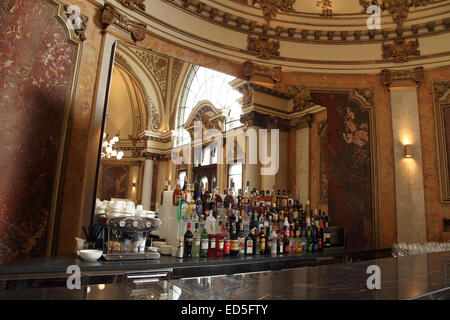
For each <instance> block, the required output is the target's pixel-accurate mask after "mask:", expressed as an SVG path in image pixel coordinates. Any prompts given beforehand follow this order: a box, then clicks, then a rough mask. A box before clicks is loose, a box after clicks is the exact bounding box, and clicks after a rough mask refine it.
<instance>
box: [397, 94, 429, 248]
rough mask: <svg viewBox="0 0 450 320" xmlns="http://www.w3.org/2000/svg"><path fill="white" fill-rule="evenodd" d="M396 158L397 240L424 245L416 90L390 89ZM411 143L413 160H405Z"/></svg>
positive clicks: (420, 149) (422, 192)
mask: <svg viewBox="0 0 450 320" xmlns="http://www.w3.org/2000/svg"><path fill="white" fill-rule="evenodd" d="M391 110H392V127H393V139H394V140H393V142H394V159H395V187H396V195H397V198H396V204H397V241H398V242H407V243H413V242H425V241H426V227H425V203H424V202H425V200H424V188H423V175H422V148H421V138H420V123H419V109H418V105H417V92H416V88H391ZM405 144H411V149H412V158H405Z"/></svg>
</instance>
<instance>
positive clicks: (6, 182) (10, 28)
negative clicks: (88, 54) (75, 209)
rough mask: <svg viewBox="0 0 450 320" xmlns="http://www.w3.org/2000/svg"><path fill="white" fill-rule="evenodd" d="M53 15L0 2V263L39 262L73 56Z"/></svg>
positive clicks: (31, 4)
mask: <svg viewBox="0 0 450 320" xmlns="http://www.w3.org/2000/svg"><path fill="white" fill-rule="evenodd" d="M54 10H55V6H54V5H51V4H50V3H49V2H48V1H45V0H3V1H1V2H0V30H2V32H1V33H0V137H1V138H0V139H1V140H0V141H1V145H2V155H1V157H0V172H1V175H0V263H2V262H5V261H10V260H17V259H26V258H30V257H36V256H43V255H45V250H46V238H47V232H48V218H49V214H50V212H51V208H52V194H53V191H54V182H55V179H56V175H57V173H56V172H57V162H58V161H57V160H58V153H59V151H60V150H59V147H60V143H61V133H62V130H63V126H64V121H63V120H64V111H65V107H66V104H67V93H68V88H69V85H70V84H69V82H70V81H71V80H70V79H71V66H72V61H73V58H74V54H75V51H74V50H75V48H74V45H72V44H69V43H68V42H67V39H66V38H67V37H66V34H65V31H64V26H63V25H62V24H61V23H60V22H59V21H58V20H57V18H55V17H54Z"/></svg>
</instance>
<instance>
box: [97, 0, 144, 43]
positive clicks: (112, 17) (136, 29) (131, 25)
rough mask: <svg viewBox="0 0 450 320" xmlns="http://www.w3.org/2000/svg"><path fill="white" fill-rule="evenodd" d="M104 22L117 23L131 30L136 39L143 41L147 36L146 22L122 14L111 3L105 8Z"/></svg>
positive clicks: (124, 28)
mask: <svg viewBox="0 0 450 320" xmlns="http://www.w3.org/2000/svg"><path fill="white" fill-rule="evenodd" d="M102 23H103V24H105V25H107V26H109V25H115V26H117V27H119V28H121V29H123V30H125V31H127V32H129V33H130V34H131V37H132V39H133V40H134V41H142V40H144V39H145V37H146V32H145V29H146V25H145V24H143V23H140V22H137V21H134V20H130V19H129V18H128V17H127V16H126V15H123V14H121V13H120V12H119V11H118V10H116V9H115V8H114V7H113V6H112V5H110V4H109V3H106V4H105V6H104V8H103V12H102Z"/></svg>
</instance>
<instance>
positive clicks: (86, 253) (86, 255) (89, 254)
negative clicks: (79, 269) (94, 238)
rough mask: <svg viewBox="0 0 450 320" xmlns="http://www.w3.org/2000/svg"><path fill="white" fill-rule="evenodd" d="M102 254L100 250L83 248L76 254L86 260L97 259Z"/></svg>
mask: <svg viewBox="0 0 450 320" xmlns="http://www.w3.org/2000/svg"><path fill="white" fill-rule="evenodd" d="M102 254H103V251H102V250H94V249H85V250H80V251H79V253H78V255H79V256H80V257H81V258H82V259H83V260H86V261H97V260H98V259H99V258H100V257H101V256H102Z"/></svg>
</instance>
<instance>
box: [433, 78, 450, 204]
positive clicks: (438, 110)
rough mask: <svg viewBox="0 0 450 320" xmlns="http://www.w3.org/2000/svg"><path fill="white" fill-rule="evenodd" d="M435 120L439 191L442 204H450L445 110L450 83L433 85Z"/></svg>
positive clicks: (449, 104)
mask: <svg viewBox="0 0 450 320" xmlns="http://www.w3.org/2000/svg"><path fill="white" fill-rule="evenodd" d="M432 95H433V107H434V119H435V123H436V129H435V133H436V153H437V160H438V168H439V170H438V176H439V186H440V188H439V190H440V197H441V202H442V203H446V204H448V203H450V178H449V170H448V166H449V161H448V153H449V152H450V150H448V149H447V141H446V135H445V132H446V130H445V129H446V127H445V123H444V112H443V108H446V107H447V108H450V81H439V82H433V83H432Z"/></svg>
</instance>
